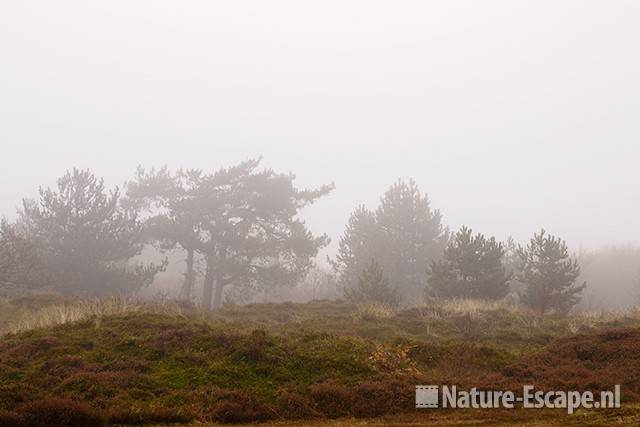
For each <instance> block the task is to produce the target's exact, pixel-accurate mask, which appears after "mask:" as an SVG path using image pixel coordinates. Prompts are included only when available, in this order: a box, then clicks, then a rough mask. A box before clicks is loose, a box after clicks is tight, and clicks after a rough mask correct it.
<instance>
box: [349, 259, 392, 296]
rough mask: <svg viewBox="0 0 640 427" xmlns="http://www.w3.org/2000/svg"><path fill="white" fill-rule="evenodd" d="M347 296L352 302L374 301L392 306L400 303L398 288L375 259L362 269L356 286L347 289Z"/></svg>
mask: <svg viewBox="0 0 640 427" xmlns="http://www.w3.org/2000/svg"><path fill="white" fill-rule="evenodd" d="M345 297H346V298H347V300H348V301H351V302H357V303H361V302H374V303H378V304H382V305H386V306H389V307H392V308H397V307H398V305H399V304H400V295H399V294H398V291H397V289H395V288H393V287H391V284H390V282H389V278H388V277H387V276H386V275H385V274H384V270H383V269H382V266H380V264H378V263H377V262H376V261H375V260H371V262H369V264H368V265H367V266H366V267H365V268H364V270H362V272H361V273H360V275H359V276H358V279H357V284H356V285H355V286H353V287H351V288H346V289H345Z"/></svg>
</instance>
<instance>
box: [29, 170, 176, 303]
mask: <svg viewBox="0 0 640 427" xmlns="http://www.w3.org/2000/svg"><path fill="white" fill-rule="evenodd" d="M57 184H58V185H57V186H56V187H54V188H46V189H40V197H39V199H38V200H37V201H32V200H25V201H24V202H23V210H22V212H21V214H20V221H21V224H22V227H23V228H24V230H25V236H27V238H28V239H30V241H31V242H32V244H33V245H34V247H35V248H36V250H37V252H38V259H39V260H40V262H41V263H42V268H43V269H44V270H45V271H46V272H47V276H48V278H49V285H50V286H51V287H52V288H53V289H54V290H56V291H59V292H62V293H69V294H84V295H105V294H114V293H123V294H128V293H132V292H135V291H137V290H139V289H140V288H142V287H144V286H146V285H148V284H150V283H151V282H152V280H153V278H154V276H155V274H156V273H157V272H158V271H161V270H162V269H163V267H164V265H142V264H134V265H130V264H129V261H130V260H131V259H132V258H134V257H135V256H137V255H139V254H140V253H141V251H142V249H143V247H144V241H143V236H142V233H143V227H142V223H141V222H140V221H138V218H137V216H136V214H135V213H134V212H132V211H131V210H128V209H125V208H124V207H123V206H122V204H121V203H120V192H119V190H118V189H117V188H116V189H115V190H113V191H108V190H107V189H106V188H105V185H104V181H103V180H102V179H98V178H97V177H96V176H94V175H93V174H92V173H91V172H90V171H88V170H78V169H74V170H73V171H70V172H67V173H66V174H65V175H64V176H62V177H61V178H60V179H59V180H58V183H57ZM41 285H44V283H43V284H41Z"/></svg>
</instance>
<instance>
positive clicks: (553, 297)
mask: <svg viewBox="0 0 640 427" xmlns="http://www.w3.org/2000/svg"><path fill="white" fill-rule="evenodd" d="M518 254H519V256H520V258H521V259H522V271H521V272H520V274H519V278H520V280H521V281H522V282H523V283H524V284H525V290H524V292H523V293H522V295H521V299H522V302H523V303H524V304H526V305H528V306H530V307H532V308H534V309H536V310H539V311H540V312H541V313H546V312H548V311H553V312H556V313H559V314H566V313H568V312H569V311H570V310H571V308H572V307H573V306H574V305H576V304H577V303H578V302H579V301H580V294H581V293H582V291H583V290H584V289H585V288H586V286H587V285H586V283H583V284H581V285H576V283H575V282H576V280H577V279H578V276H580V265H579V264H578V261H577V260H576V259H575V258H572V257H570V256H569V250H568V248H567V244H566V243H565V241H564V240H562V239H560V238H557V237H555V236H552V235H549V234H547V233H546V231H545V230H541V231H540V233H537V234H534V235H533V238H532V239H531V240H530V242H529V244H528V245H527V246H526V247H519V249H518Z"/></svg>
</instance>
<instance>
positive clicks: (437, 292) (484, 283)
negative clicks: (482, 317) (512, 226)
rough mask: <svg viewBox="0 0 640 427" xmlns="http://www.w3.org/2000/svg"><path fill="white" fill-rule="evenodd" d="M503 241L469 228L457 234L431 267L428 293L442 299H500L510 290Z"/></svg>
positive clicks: (462, 229) (463, 228) (464, 228)
mask: <svg viewBox="0 0 640 427" xmlns="http://www.w3.org/2000/svg"><path fill="white" fill-rule="evenodd" d="M504 252H505V250H504V248H503V246H502V244H500V243H498V242H496V240H495V238H494V237H491V238H489V239H487V238H485V236H484V235H482V234H480V233H478V234H476V235H475V236H474V235H473V231H472V230H471V229H470V228H468V227H462V228H461V229H460V231H458V232H457V233H455V234H454V235H453V237H452V239H451V241H450V242H449V244H448V245H447V247H446V249H445V250H444V255H443V258H442V259H441V260H438V261H433V262H432V263H431V266H430V267H429V279H428V283H429V287H428V294H429V295H430V296H434V297H443V298H482V299H500V298H504V297H505V296H506V295H507V293H508V292H509V285H508V281H509V279H510V275H509V274H507V272H506V269H505V266H504V265H503V262H502V258H503V256H504Z"/></svg>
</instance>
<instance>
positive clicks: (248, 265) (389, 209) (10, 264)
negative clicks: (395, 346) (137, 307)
mask: <svg viewBox="0 0 640 427" xmlns="http://www.w3.org/2000/svg"><path fill="white" fill-rule="evenodd" d="M294 179H295V176H293V175H292V174H282V173H276V172H274V171H273V170H271V169H261V168H260V160H259V159H258V160H248V161H245V162H242V163H240V164H238V165H236V166H233V167H230V168H223V169H219V170H216V171H213V172H205V171H202V170H196V169H190V170H178V171H171V170H169V169H168V168H166V167H164V168H161V169H150V170H145V169H142V168H139V169H138V171H137V173H136V175H135V177H134V178H133V179H132V180H131V181H130V182H128V183H126V184H125V186H124V192H121V191H120V189H118V188H115V189H107V188H106V187H105V184H104V181H103V180H102V179H99V178H97V177H96V176H95V175H94V174H93V173H91V172H90V171H88V170H78V169H74V170H72V171H69V172H67V173H66V174H65V175H63V176H62V177H61V178H60V179H59V180H58V182H57V185H56V186H55V187H52V188H41V189H40V191H39V197H38V198H37V199H35V200H24V201H23V204H22V207H21V209H20V210H19V212H18V218H17V219H16V220H15V221H14V222H12V223H10V222H9V221H7V220H2V222H1V223H0V283H5V284H6V283H9V284H13V285H17V286H20V287H22V288H24V289H50V290H55V291H58V292H61V293H64V294H72V295H86V296H101V295H109V294H114V293H120V294H132V293H135V292H137V291H139V290H141V289H143V288H144V287H146V286H147V285H149V284H150V283H152V281H153V280H154V278H155V277H156V275H157V274H158V273H159V272H161V271H163V270H164V269H165V268H166V267H167V260H166V259H163V258H162V257H159V258H158V260H157V261H156V262H147V263H143V262H141V261H140V259H141V254H143V251H148V250H149V248H154V250H155V251H156V252H158V253H160V254H164V253H166V252H168V251H178V252H179V253H182V254H184V280H183V282H182V284H181V296H182V298H185V299H189V300H198V301H200V302H201V303H202V304H203V305H204V306H205V307H207V308H210V307H219V306H220V305H221V304H222V303H223V300H224V297H225V290H227V289H233V291H234V292H235V293H245V294H249V295H250V294H252V293H255V292H258V291H261V290H269V289H275V288H279V287H287V286H288V287H290V286H293V285H295V284H297V283H299V282H301V281H302V280H303V279H304V278H305V277H306V276H307V274H308V273H309V272H310V271H311V270H312V268H313V267H314V259H315V258H316V256H317V254H318V252H319V250H320V249H321V248H323V247H325V246H326V245H327V244H328V243H329V239H328V237H327V236H326V235H320V236H316V235H314V234H312V233H311V231H310V230H309V229H308V228H307V226H306V224H305V223H304V222H303V221H302V220H301V219H300V218H299V213H300V211H301V209H303V208H304V207H306V206H308V205H310V204H312V203H314V202H315V201H316V200H318V199H319V198H321V197H323V196H326V195H327V194H329V193H330V192H331V191H332V189H333V186H332V185H327V186H323V187H321V188H319V189H298V188H296V187H295V186H294V183H293V181H294ZM329 261H330V264H331V266H332V268H333V271H334V274H335V275H336V277H337V278H338V285H339V286H340V287H342V289H344V295H345V297H346V298H348V299H350V300H353V301H359V302H361V301H371V302H376V303H380V304H385V305H389V306H393V307H397V306H399V305H412V304H417V303H419V302H421V301H422V300H423V299H424V298H427V299H429V298H483V299H501V298H505V297H506V296H507V295H512V296H513V295H515V296H516V297H517V298H518V299H519V301H520V302H521V303H523V304H525V305H528V306H530V307H532V308H534V309H536V310H539V311H540V312H555V313H567V312H568V311H569V310H571V308H572V307H573V306H574V305H575V304H576V303H577V302H578V301H579V300H580V295H581V292H582V291H583V289H584V288H585V284H577V283H576V282H577V278H578V276H579V275H580V266H579V265H578V262H577V260H576V259H575V258H573V257H571V255H570V254H569V251H568V248H567V245H566V243H565V242H564V241H563V240H561V239H559V238H557V237H555V236H552V235H549V234H547V233H546V232H545V231H544V230H542V231H541V232H539V233H536V234H535V235H534V236H533V238H532V239H531V241H530V242H529V244H528V245H526V246H519V245H516V244H515V243H514V242H513V241H512V240H510V241H508V242H507V243H506V244H505V243H501V242H498V241H496V239H495V238H494V237H485V236H484V235H482V234H480V233H475V234H474V232H473V231H472V229H471V228H468V227H466V226H465V227H462V228H461V229H460V230H459V231H457V232H455V233H452V232H450V230H449V229H448V228H447V227H445V226H444V225H443V224H442V215H441V213H440V212H439V211H438V210H436V209H433V208H432V207H431V205H430V201H429V199H428V197H427V196H426V195H425V194H423V193H421V192H420V190H419V189H418V186H417V184H416V183H415V182H414V181H409V182H404V181H401V180H400V181H397V182H396V183H394V184H393V185H392V186H391V187H390V188H389V189H388V190H387V191H386V192H385V193H384V195H383V196H382V198H381V200H380V205H379V206H378V207H377V208H376V209H375V210H369V209H367V208H366V207H364V206H359V207H357V208H356V210H355V211H354V212H353V213H352V214H351V217H350V218H349V221H348V223H347V226H346V229H345V231H344V234H343V235H342V237H341V238H340V241H339V246H338V252H337V255H336V256H335V258H333V259H330V260H329ZM198 265H202V266H203V269H204V272H203V274H198V271H199V269H198V268H197V266H198ZM514 283H517V284H518V285H519V286H518V287H519V289H518V291H517V292H516V291H515V288H516V287H515V286H514ZM198 289H199V290H200V292H201V294H199V295H196V294H195V292H196V290H198Z"/></svg>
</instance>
